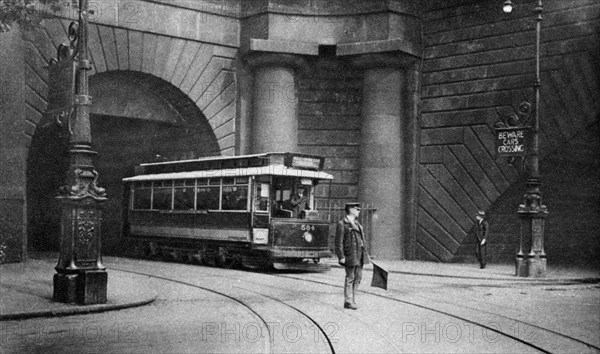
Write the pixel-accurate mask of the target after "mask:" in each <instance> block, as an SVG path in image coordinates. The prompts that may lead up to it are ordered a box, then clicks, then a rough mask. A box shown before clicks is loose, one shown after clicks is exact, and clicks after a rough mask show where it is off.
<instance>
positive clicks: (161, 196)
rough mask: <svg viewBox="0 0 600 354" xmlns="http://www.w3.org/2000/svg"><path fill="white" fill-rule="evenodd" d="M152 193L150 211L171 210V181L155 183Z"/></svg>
mask: <svg viewBox="0 0 600 354" xmlns="http://www.w3.org/2000/svg"><path fill="white" fill-rule="evenodd" d="M153 193H154V196H153V198H152V209H154V210H171V205H172V201H173V181H155V182H154V186H153Z"/></svg>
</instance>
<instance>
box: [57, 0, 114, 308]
mask: <svg viewBox="0 0 600 354" xmlns="http://www.w3.org/2000/svg"><path fill="white" fill-rule="evenodd" d="M87 26H88V0H80V1H79V25H78V26H75V24H72V25H71V27H70V28H69V32H70V33H69V35H70V36H73V37H76V40H77V46H76V47H77V51H76V54H75V55H76V58H77V65H76V74H75V95H74V97H73V106H74V116H71V117H69V118H68V130H69V134H70V135H69V167H68V173H67V180H66V183H67V184H66V185H65V186H63V187H61V188H60V191H59V195H58V196H57V197H56V199H57V200H58V201H59V203H60V206H61V220H60V254H59V259H58V264H57V265H56V267H55V269H56V272H57V273H56V274H54V296H53V298H54V301H57V302H67V303H71V302H76V303H79V304H83V305H90V304H100V303H105V302H106V289H107V282H108V275H107V273H106V268H105V267H104V266H103V265H102V260H101V243H100V236H101V229H100V226H101V220H102V214H101V209H100V207H101V204H102V203H103V202H105V201H106V200H107V198H106V196H105V191H104V189H103V188H100V187H98V186H97V184H96V183H97V180H98V172H96V170H95V169H94V165H93V161H92V158H93V156H94V155H96V152H95V151H92V149H91V143H92V141H91V140H92V139H91V127H90V106H91V103H92V102H91V97H90V96H89V87H88V70H90V69H91V67H92V66H91V63H90V61H89V60H88V50H87V35H88V34H87Z"/></svg>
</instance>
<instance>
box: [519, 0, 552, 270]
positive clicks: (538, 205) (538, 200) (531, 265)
mask: <svg viewBox="0 0 600 354" xmlns="http://www.w3.org/2000/svg"><path fill="white" fill-rule="evenodd" d="M542 10H543V6H542V0H538V2H537V4H536V6H535V13H536V28H535V34H536V43H535V83H534V86H533V89H534V95H535V114H534V118H533V119H534V121H533V126H532V144H531V145H532V146H531V154H530V157H529V158H530V170H529V179H528V180H527V192H526V194H525V198H524V201H523V203H522V204H520V205H519V210H518V214H519V217H520V218H521V219H522V220H523V222H524V223H525V228H526V229H527V234H528V235H530V236H531V249H530V251H529V253H528V254H527V255H523V254H518V255H517V270H516V274H517V275H519V276H528V277H544V276H545V274H546V253H545V251H544V226H545V219H546V216H547V215H548V209H547V207H546V206H545V205H544V204H543V203H542V194H541V192H540V184H541V183H540V166H539V161H540V160H539V131H540V85H541V81H540V38H541V25H542ZM519 256H520V258H521V259H519Z"/></svg>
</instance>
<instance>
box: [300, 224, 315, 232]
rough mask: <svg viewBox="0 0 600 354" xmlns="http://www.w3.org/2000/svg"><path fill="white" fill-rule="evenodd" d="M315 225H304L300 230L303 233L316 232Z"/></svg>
mask: <svg viewBox="0 0 600 354" xmlns="http://www.w3.org/2000/svg"><path fill="white" fill-rule="evenodd" d="M314 229H315V225H302V226H300V230H302V231H314Z"/></svg>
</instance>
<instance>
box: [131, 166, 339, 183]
mask: <svg viewBox="0 0 600 354" xmlns="http://www.w3.org/2000/svg"><path fill="white" fill-rule="evenodd" d="M261 175H263V176H264V175H273V176H288V177H305V178H315V179H327V180H331V179H333V176H332V175H330V174H329V173H325V172H322V171H310V170H299V169H295V168H290V167H286V166H283V165H271V166H260V167H245V168H229V169H220V170H201V171H185V172H169V173H156V174H148V175H139V176H134V177H128V178H123V182H138V181H157V180H171V179H192V178H219V177H243V176H261Z"/></svg>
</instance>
